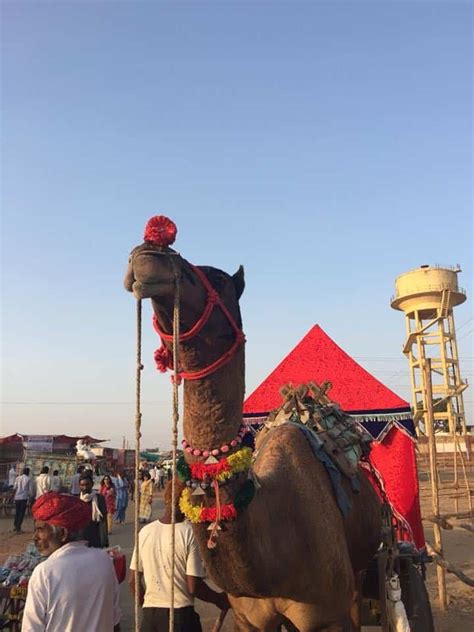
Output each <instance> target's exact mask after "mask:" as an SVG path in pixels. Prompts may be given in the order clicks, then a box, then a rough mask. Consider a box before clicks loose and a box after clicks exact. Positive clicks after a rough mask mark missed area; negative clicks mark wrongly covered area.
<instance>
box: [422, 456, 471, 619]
mask: <svg viewBox="0 0 474 632" xmlns="http://www.w3.org/2000/svg"><path fill="white" fill-rule="evenodd" d="M420 465H421V464H420ZM420 470H422V467H420ZM471 474H472V473H471ZM471 480H472V478H471ZM473 487H474V485H472V484H471V488H473ZM420 495H421V508H422V515H423V518H424V520H423V527H424V530H425V537H426V540H427V541H428V542H430V544H431V545H433V543H434V538H433V528H432V527H433V525H432V523H430V522H429V521H428V520H426V517H427V516H430V515H432V514H433V509H432V499H431V493H430V486H429V483H428V481H422V482H421V483H420ZM473 502H474V498H473ZM458 510H459V511H467V510H468V501H467V494H466V493H465V488H464V493H463V495H462V497H461V498H459V500H458ZM454 511H455V501H454V498H453V492H452V491H450V490H449V489H448V484H446V487H445V489H443V490H442V492H441V513H442V514H443V513H453V512H454ZM452 522H455V521H454V520H453V521H452ZM463 522H465V523H469V520H464V521H463ZM470 524H471V525H472V524H473V522H472V521H471V522H470ZM442 540H443V548H444V556H445V558H446V559H447V560H449V561H450V562H451V563H452V564H454V565H455V566H456V567H457V568H458V569H459V570H461V571H462V572H463V573H465V574H466V575H467V576H468V577H470V578H474V533H472V532H469V531H466V530H464V529H453V530H452V531H448V530H445V529H443V530H442ZM427 587H428V591H429V594H430V601H431V607H432V610H433V617H434V621H435V628H436V632H473V631H474V588H472V587H469V586H467V585H466V584H464V583H463V582H461V581H460V580H459V579H458V578H457V577H456V576H455V575H453V574H451V573H446V587H447V593H448V598H449V605H448V609H447V610H446V611H445V612H442V611H441V610H440V608H439V603H438V580H437V572H436V564H434V563H433V564H429V565H428V569H427Z"/></svg>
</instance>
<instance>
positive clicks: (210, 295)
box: [153, 264, 245, 380]
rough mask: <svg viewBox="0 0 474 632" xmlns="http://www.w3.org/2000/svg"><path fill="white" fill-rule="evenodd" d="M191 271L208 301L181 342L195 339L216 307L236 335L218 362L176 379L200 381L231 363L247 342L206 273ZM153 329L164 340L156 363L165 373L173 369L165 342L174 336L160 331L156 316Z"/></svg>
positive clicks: (176, 373)
mask: <svg viewBox="0 0 474 632" xmlns="http://www.w3.org/2000/svg"><path fill="white" fill-rule="evenodd" d="M190 265H191V264H190ZM191 269H192V270H193V272H194V273H195V274H196V275H197V277H198V278H199V279H200V281H201V283H202V284H203V285H204V287H205V288H206V292H207V301H206V306H205V308H204V311H203V313H202V314H201V317H200V318H199V319H198V320H197V322H196V323H195V324H194V325H193V326H192V327H191V329H188V331H186V332H184V333H180V335H179V339H180V341H185V340H189V339H190V338H193V336H196V334H198V333H199V332H200V331H201V329H202V328H203V327H204V325H205V324H206V323H207V321H208V320H209V318H210V316H211V314H212V312H213V311H214V308H215V307H219V308H220V309H221V311H222V313H223V314H224V316H225V317H226V318H227V320H228V321H229V324H230V326H231V327H232V329H233V330H234V333H235V340H234V343H233V344H232V346H231V347H230V349H228V350H227V351H225V352H224V353H223V354H222V355H221V357H220V358H218V359H217V360H215V361H214V362H212V363H211V364H209V365H208V366H206V367H204V368H203V369H199V370H198V371H178V372H175V379H184V380H199V379H201V378H203V377H207V376H208V375H210V374H211V373H214V371H217V369H219V368H220V367H221V366H223V365H224V364H226V363H227V362H229V360H230V359H231V358H232V357H233V356H234V354H235V352H236V351H237V349H238V348H239V347H240V345H241V344H243V343H244V342H245V336H244V333H243V331H242V330H241V329H240V328H239V327H238V325H237V324H236V322H235V320H234V318H233V317H232V314H231V313H230V312H229V310H228V309H227V307H226V306H225V305H224V303H223V302H222V300H221V297H220V296H219V294H218V293H217V292H216V290H215V289H214V288H213V287H212V285H211V284H210V282H209V279H208V278H207V276H206V275H205V274H204V272H203V271H202V270H200V269H199V268H197V267H196V266H193V265H191ZM153 327H154V328H155V331H156V332H157V334H158V335H159V336H160V338H161V340H162V346H161V347H160V349H157V351H156V352H155V361H156V364H157V368H158V369H159V370H160V371H162V372H165V371H166V370H167V369H168V368H170V367H171V356H170V353H169V350H168V349H167V348H166V347H165V345H164V342H165V341H166V342H172V341H173V336H172V335H171V334H167V333H165V332H164V331H162V330H161V329H160V326H159V324H158V320H157V318H156V316H155V315H153Z"/></svg>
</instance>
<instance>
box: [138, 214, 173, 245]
mask: <svg viewBox="0 0 474 632" xmlns="http://www.w3.org/2000/svg"><path fill="white" fill-rule="evenodd" d="M177 232H178V229H177V228H176V224H175V223H174V222H173V221H172V220H170V219H169V218H168V217H165V216H164V215H155V217H152V218H151V219H149V220H148V222H147V224H146V226H145V234H144V236H143V237H144V239H145V241H149V242H151V243H152V244H155V245H156V246H170V245H171V244H172V243H173V242H174V240H175V239H176V233H177Z"/></svg>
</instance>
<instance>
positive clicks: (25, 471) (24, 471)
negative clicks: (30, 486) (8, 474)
mask: <svg viewBox="0 0 474 632" xmlns="http://www.w3.org/2000/svg"><path fill="white" fill-rule="evenodd" d="M23 474H26V475H27V476H29V475H30V468H29V467H25V468H24V469H23Z"/></svg>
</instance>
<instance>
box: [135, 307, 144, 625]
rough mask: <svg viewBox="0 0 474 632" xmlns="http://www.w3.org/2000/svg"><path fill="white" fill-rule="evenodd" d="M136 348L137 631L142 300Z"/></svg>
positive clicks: (137, 612)
mask: <svg viewBox="0 0 474 632" xmlns="http://www.w3.org/2000/svg"><path fill="white" fill-rule="evenodd" d="M136 340H137V342H136V348H137V364H136V379H135V387H136V392H135V402H136V408H135V551H136V553H135V555H136V557H135V569H136V570H135V632H139V630H140V603H139V602H140V585H139V579H138V578H139V574H138V573H139V570H138V569H139V564H140V545H139V540H138V520H139V507H140V485H139V477H140V437H141V433H140V430H141V424H142V413H141V401H140V397H141V379H142V371H143V364H142V302H141V300H137V336H136Z"/></svg>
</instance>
